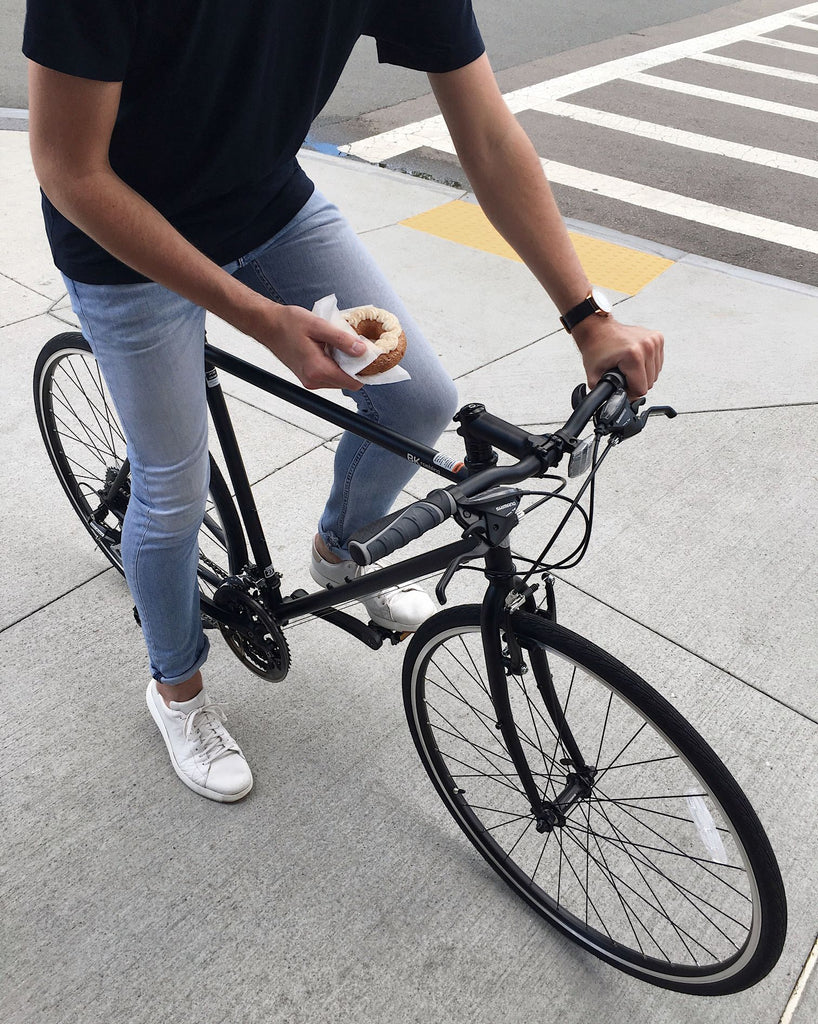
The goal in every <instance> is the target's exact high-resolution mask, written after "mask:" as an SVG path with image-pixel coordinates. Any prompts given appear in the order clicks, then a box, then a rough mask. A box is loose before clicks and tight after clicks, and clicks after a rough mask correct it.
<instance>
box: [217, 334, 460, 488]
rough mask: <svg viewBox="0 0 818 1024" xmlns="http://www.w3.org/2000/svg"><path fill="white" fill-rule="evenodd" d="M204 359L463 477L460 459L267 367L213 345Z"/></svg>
mask: <svg viewBox="0 0 818 1024" xmlns="http://www.w3.org/2000/svg"><path fill="white" fill-rule="evenodd" d="M205 360H206V364H207V365H208V367H211V366H213V367H217V368H218V369H220V370H224V371H225V372H227V373H229V374H231V375H232V376H234V377H238V378H239V379H240V380H243V381H246V382H247V383H248V384H252V385H253V387H257V388H259V389H260V390H262V391H266V392H267V394H270V395H274V396H275V397H276V398H281V399H283V400H284V401H285V402H289V403H290V405H296V406H298V407H299V408H300V409H304V410H306V411H307V412H309V413H312V414H313V415H314V416H317V417H318V418H319V419H322V420H325V421H326V422H327V423H332V424H334V425H335V426H336V427H341V429H342V430H348V431H350V433H353V434H357V435H358V437H363V438H364V439H365V440H367V441H372V442H373V444H376V445H378V446H379V447H381V448H385V449H386V450H387V451H390V452H394V453H395V454H396V455H400V456H401V457H402V458H404V459H408V460H409V462H412V463H413V464H414V465H416V466H420V467H421V468H422V469H427V470H429V472H431V473H435V474H437V475H438V476H443V477H446V478H447V479H448V480H453V481H457V480H464V479H465V478H466V476H468V471H467V470H466V468H465V466H464V465H463V463H462V462H460V461H458V460H457V459H452V458H450V457H449V456H448V455H444V454H443V453H442V452H439V451H437V449H435V448H430V447H429V446H428V445H425V444H421V443H420V442H419V441H414V440H412V438H409V437H406V436H405V435H403V434H401V433H399V432H398V431H397V430H392V429H391V428H390V427H386V426H383V425H382V424H380V423H371V422H370V421H369V420H367V419H365V418H364V417H363V416H360V415H358V414H357V413H354V412H351V411H350V410H349V409H345V408H344V406H342V405H338V404H337V403H335V402H330V401H329V400H328V399H326V398H323V397H322V396H321V395H315V394H313V393H312V392H311V391H307V390H306V388H303V387H301V386H300V385H298V384H292V383H291V382H290V381H287V380H284V379H283V378H281V377H277V376H276V375H275V374H274V373H270V371H269V370H263V369H262V368H261V367H260V366H255V365H254V364H253V363H249V362H247V361H246V360H245V359H240V358H239V357H238V356H234V355H232V354H231V353H230V352H225V351H224V350H223V349H219V348H215V347H214V346H213V345H211V344H209V343H206V344H205Z"/></svg>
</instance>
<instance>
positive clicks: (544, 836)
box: [403, 605, 786, 995]
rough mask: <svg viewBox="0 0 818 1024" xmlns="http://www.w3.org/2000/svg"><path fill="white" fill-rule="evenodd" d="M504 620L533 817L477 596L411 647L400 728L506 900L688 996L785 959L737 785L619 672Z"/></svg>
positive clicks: (589, 651) (764, 847)
mask: <svg viewBox="0 0 818 1024" xmlns="http://www.w3.org/2000/svg"><path fill="white" fill-rule="evenodd" d="M511 623H512V628H513V630H514V637H513V638H509V636H508V635H504V636H503V637H502V644H503V647H504V655H505V663H506V684H507V687H508V691H509V698H510V703H511V710H512V715H513V719H514V725H515V728H516V732H517V735H518V736H519V738H520V740H521V742H522V746H523V750H524V752H525V756H526V759H527V761H528V764H529V767H530V769H531V772H532V775H533V778H534V781H535V783H536V786H537V789H538V791H539V793H540V794H541V797H542V801H543V805H544V806H545V807H546V808H547V811H546V812H545V813H543V812H542V806H541V807H540V809H539V811H540V813H539V814H535V812H534V810H533V809H532V806H531V802H530V801H529V799H528V796H527V795H526V793H525V792H524V790H523V787H522V785H521V783H520V780H519V778H518V777H517V773H516V770H515V767H514V763H513V761H512V758H511V756H510V755H509V752H508V750H507V748H506V744H505V742H504V740H503V736H502V733H501V732H500V729H499V728H498V724H497V714H496V713H495V710H494V704H493V701H492V697H491V694H490V688H489V683H488V679H487V675H486V668H485V662H484V657H483V648H482V639H481V633H480V609H479V606H477V605H470V606H465V607H461V608H452V609H448V610H446V611H443V612H441V613H440V614H438V615H436V616H434V617H433V618H432V619H430V620H428V621H427V622H426V623H424V625H423V626H422V627H421V629H419V630H418V632H417V633H416V634H415V636H414V638H413V639H412V642H411V644H410V646H409V648H408V650H407V652H406V658H405V662H404V673H403V691H404V703H405V707H406V714H407V717H408V720H409V727H410V729H411V731H412V736H413V738H414V741H415V745H416V746H417V749H418V753H419V754H420V757H421V760H422V761H423V764H424V766H425V768H426V770H427V772H428V773H429V776H430V777H431V779H432V782H433V783H434V785H435V787H436V788H437V791H438V794H439V795H440V797H441V799H442V800H443V802H444V804H445V805H446V807H447V809H448V810H449V812H450V813H451V814H452V816H453V817H454V819H455V821H457V823H458V825H459V826H460V827H461V828H462V829H463V831H464V832H465V834H466V835H467V836H468V838H469V839H470V841H471V842H472V843H473V844H474V846H475V847H476V848H477V849H478V850H479V852H480V853H481V854H482V855H483V857H485V859H486V860H487V861H488V863H489V864H490V865H491V866H492V868H494V870H495V871H496V872H497V873H498V874H499V875H500V877H501V878H502V879H503V880H504V881H505V882H506V883H507V884H508V885H509V886H511V888H512V889H513V890H514V891H515V892H517V893H518V895H520V896H522V898H523V899H524V900H526V902H527V903H529V904H530V905H531V906H532V907H533V908H534V909H535V910H536V911H537V912H538V913H540V914H541V915H542V916H543V917H545V918H546V920H548V921H549V922H550V923H551V924H553V925H555V926H556V927H557V928H558V929H559V930H560V931H562V932H563V933H564V934H566V935H567V936H568V937H569V938H571V939H572V940H573V941H575V942H577V943H578V944H579V945H581V946H583V947H584V948H585V949H587V950H588V951H590V952H591V953H593V954H594V955H595V956H598V957H600V958H601V959H602V960H605V961H606V962H607V963H609V964H612V965H613V966H615V967H617V968H619V969H620V970H622V971H625V972H626V973H628V974H632V975H635V976H636V977H638V978H641V979H642V980H643V981H646V982H649V983H650V984H653V985H658V986H660V987H662V988H668V989H675V990H676V991H680V992H689V993H695V994H699V995H719V994H725V993H729V992H737V991H739V990H741V989H743V988H747V987H749V986H750V985H753V984H755V983H756V982H757V981H759V980H760V979H761V978H763V977H764V976H765V975H766V974H767V973H768V972H769V971H770V970H771V968H772V967H773V965H774V964H775V963H776V961H777V960H778V957H779V955H780V953H781V949H782V947H783V944H784V936H785V933H786V900H785V895H784V887H783V883H782V881H781V875H780V873H779V870H778V866H777V864H776V861H775V857H774V855H773V852H772V849H771V847H770V844H769V842H768V840H767V837H766V835H765V834H764V830H763V828H762V826H761V824H760V823H759V821H758V818H757V817H756V815H755V812H754V811H753V809H752V807H751V806H750V804H749V802H748V801H747V798H746V797H745V796H744V794H743V793H742V791H741V790H740V789H739V787H738V785H737V783H736V782H735V780H734V779H733V778H732V776H731V775H730V774H729V772H728V771H727V769H726V768H725V767H724V765H723V764H722V763H721V761H720V760H719V759H718V757H717V756H716V755H715V753H714V752H713V751H712V750H711V749H710V747H709V746H708V745H707V744H706V743H705V742H704V740H703V739H702V738H701V737H700V736H699V735H698V733H696V731H695V730H694V729H693V728H692V727H691V726H690V725H689V724H688V723H687V722H686V721H685V719H683V718H682V717H681V715H680V714H679V713H678V712H677V711H676V710H675V709H674V708H673V707H672V706H671V705H670V704H668V702H667V701H666V700H665V699H664V698H663V697H661V696H660V695H659V694H658V693H657V692H656V691H655V690H653V689H652V688H651V687H650V686H648V685H647V683H645V682H644V680H642V679H640V678H639V677H638V676H637V675H635V673H633V672H631V671H630V669H628V668H626V666H625V665H623V664H621V663H620V662H618V661H616V660H615V659H614V658H612V657H611V656H610V655H608V654H607V653H606V652H604V651H602V650H601V649H600V648H598V647H596V646H594V645H593V644H591V643H589V642H588V641H587V640H584V639H583V638H582V637H579V636H577V635H576V634H574V633H571V632H570V631H569V630H566V629H564V628H563V627H561V626H558V625H556V624H555V623H552V622H550V621H548V620H546V619H544V618H542V617H540V616H537V615H529V614H526V613H523V612H516V613H514V615H513V616H512V618H511ZM510 639H512V643H511V644H510V645H509V640H510ZM521 655H522V656H521ZM547 706H550V707H551V713H549V711H548V710H547ZM557 706H558V707H559V708H560V709H561V710H560V711H556V707H557ZM560 719H562V722H560V721H559V720H560ZM566 726H567V729H568V730H570V734H571V738H572V739H573V741H575V743H572V742H570V739H569V737H568V736H567V733H566ZM566 744H567V745H566ZM569 748H570V749H572V750H573V751H574V754H573V756H572V755H571V754H570V753H569ZM577 751H579V752H580V753H581V755H582V762H583V763H582V764H577V763H576V761H577ZM580 776H582V777H583V783H582V784H578V782H577V780H578V778H579V777H580Z"/></svg>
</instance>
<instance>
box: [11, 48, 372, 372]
mask: <svg viewBox="0 0 818 1024" xmlns="http://www.w3.org/2000/svg"><path fill="white" fill-rule="evenodd" d="M120 93H121V83H119V82H97V81H91V80H90V79H85V78H75V77H74V76H72V75H64V74H61V73H60V72H58V71H51V70H50V69H48V68H44V67H42V66H40V65H39V64H35V63H33V62H29V107H30V110H29V124H30V144H31V154H32V158H33V161H34V169H35V172H36V174H37V177H38V179H39V181H40V185H41V186H42V189H43V191H44V192H45V194H46V195H47V196H48V198H49V199H50V200H51V202H52V203H53V204H54V206H55V207H56V208H57V209H58V210H59V211H60V213H62V214H63V216H65V217H67V218H68V220H70V221H71V223H72V224H75V225H76V226H77V227H78V228H80V229H81V230H82V231H84V232H85V234H87V235H88V236H89V237H90V238H93V239H94V241H96V242H97V243H98V244H99V245H101V246H102V247H103V249H106V250H107V251H108V252H110V253H111V254H112V255H113V256H115V257H116V258H117V259H118V260H120V261H121V262H122V263H125V264H127V265H128V266H129V267H132V268H133V269H134V270H136V271H137V272H138V273H140V274H143V275H144V276H145V277H147V278H149V279H150V280H152V281H156V282H157V283H158V284H161V285H163V286H164V287H166V288H169V289H170V290H171V291H174V292H177V293H178V294H179V295H182V296H184V297H185V298H186V299H189V300H190V301H191V302H193V303H195V304H196V305H197V306H202V307H204V308H205V309H208V310H210V311H211V312H213V313H215V314H216V315H217V316H219V317H221V318H222V319H223V320H226V321H227V322H228V323H230V324H232V325H233V326H234V327H237V328H238V329H239V330H240V331H242V332H244V333H245V334H249V335H250V336H251V337H253V338H255V339H256V340H257V341H259V342H261V344H262V345H265V346H266V347H267V348H269V349H270V350H271V351H272V352H274V353H275V355H276V356H278V358H279V359H280V360H281V361H282V362H283V363H285V364H286V365H287V366H289V367H290V369H291V370H292V371H293V372H294V373H295V374H296V376H297V377H298V378H299V380H300V381H301V383H302V384H304V385H305V387H308V388H319V387H336V388H341V387H343V388H351V389H353V390H355V389H357V388H358V387H360V384H358V382H357V381H355V380H353V379H352V378H351V377H349V376H347V374H345V373H344V372H343V371H342V370H341V369H340V368H339V367H338V366H337V365H336V363H335V362H334V361H333V360H332V359H330V358H329V357H328V356H327V355H326V353H325V352H324V345H325V344H328V345H331V346H333V347H335V348H340V349H343V350H344V351H347V352H353V351H354V349H355V347H356V346H358V345H359V343H358V342H357V341H356V340H355V339H354V338H353V337H352V336H351V335H349V334H347V333H346V332H344V331H339V330H338V329H337V328H335V327H332V326H330V325H329V324H328V323H326V322H325V321H324V320H321V319H320V318H319V317H316V316H313V315H312V313H309V312H308V311H307V310H304V309H300V308H299V307H297V306H280V305H277V304H276V303H274V302H271V301H270V300H269V299H266V298H264V297H263V296H261V295H258V294H257V293H256V292H254V291H253V290H252V289H251V288H248V287H247V286H246V285H244V284H242V283H241V282H240V281H237V280H235V278H233V277H231V276H230V275H229V274H227V273H225V271H223V270H222V269H221V268H220V267H218V266H217V265H216V264H215V263H213V262H212V261H211V260H209V259H208V258H207V257H206V256H204V255H203V254H202V253H201V252H199V251H198V250H197V249H196V248H195V247H194V246H192V245H191V244H190V243H189V242H187V241H186V240H185V239H184V238H183V237H182V235H180V234H179V232H178V231H176V230H175V228H173V227H172V225H171V224H170V223H169V222H168V221H167V220H165V218H164V217H163V216H162V215H161V214H160V213H159V212H158V211H157V210H156V209H155V208H154V207H153V206H151V205H150V203H148V202H146V200H145V199H143V198H142V197H141V196H140V195H139V194H138V193H136V192H134V190H133V189H131V188H130V187H129V186H128V185H126V184H125V182H124V181H123V180H122V179H121V178H120V177H119V176H118V175H117V174H115V173H114V171H113V169H112V168H111V165H110V163H109V161H108V149H109V145H110V141H111V133H112V131H113V127H114V122H115V120H116V115H117V111H118V109H119V99H120Z"/></svg>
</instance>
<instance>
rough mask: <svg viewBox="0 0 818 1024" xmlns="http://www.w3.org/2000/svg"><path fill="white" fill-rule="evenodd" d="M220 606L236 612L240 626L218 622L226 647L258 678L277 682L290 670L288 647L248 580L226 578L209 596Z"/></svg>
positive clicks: (278, 627)
mask: <svg viewBox="0 0 818 1024" xmlns="http://www.w3.org/2000/svg"><path fill="white" fill-rule="evenodd" d="M213 601H214V603H215V604H216V605H218V606H219V607H220V608H225V609H226V610H227V611H229V612H232V613H233V614H234V615H238V616H240V618H241V620H242V621H241V625H240V626H225V625H223V624H222V623H219V629H220V631H221V634H222V636H223V637H224V639H225V640H226V641H227V646H228V647H229V648H230V650H231V651H232V652H233V653H234V654H235V655H236V657H237V658H238V659H239V661H240V662H242V664H243V665H246V666H247V668H249V669H250V671H251V672H255V674H256V675H257V676H261V677H262V679H269V680H270V681H271V682H278V681H279V680H280V679H283V678H284V677H285V676H286V675H287V672H288V671H289V669H290V648H289V646H288V644H287V640H286V639H285V637H284V633H283V632H282V630H281V627H280V626H279V625H278V623H277V622H276V621H275V619H273V617H272V616H271V615H270V613H269V612H268V611H267V609H266V608H265V607H264V605H263V604H262V602H261V599H260V594H259V591H258V588H257V587H256V586H255V585H254V584H253V583H252V582H251V581H250V580H246V581H245V580H242V579H236V578H235V577H233V578H231V579H228V580H226V581H225V582H224V583H222V585H221V586H220V587H219V588H218V590H217V591H216V593H215V594H214V595H213Z"/></svg>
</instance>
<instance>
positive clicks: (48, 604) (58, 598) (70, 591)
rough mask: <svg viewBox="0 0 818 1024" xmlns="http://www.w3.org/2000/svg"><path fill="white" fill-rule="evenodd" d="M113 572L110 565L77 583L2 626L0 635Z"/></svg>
mask: <svg viewBox="0 0 818 1024" xmlns="http://www.w3.org/2000/svg"><path fill="white" fill-rule="evenodd" d="M113 571H114V567H113V566H112V565H108V566H106V567H105V568H104V569H100V571H99V572H98V573H95V574H94V575H93V576H89V577H88V579H87V580H83V581H82V583H77V585H76V586H74V587H69V589H68V590H65V591H63V593H62V594H57V596H56V597H52V598H51V600H50V601H45V602H44V603H43V604H41V605H39V606H38V607H37V608H32V609H31V611H30V612H26V614H25V615H21V616H20V618H19V619H15V620H14V622H8V623H6V625H5V626H0V635H2V634H3V633H5V632H6V630H8V629H11V628H12V627H13V626H19V625H20V623H21V622H25V621H26V619H31V618H33V617H34V616H35V615H38V614H39V613H40V612H42V611H45V609H46V608H50V607H51V605H52V604H56V603H57V602H58V601H62V599H63V598H64V597H68V596H69V595H70V594H74V593H76V591H78V590H82V588H83V587H86V586H87V585H88V584H89V583H93V582H94V580H98V579H99V578H100V576H104V575H105V573H107V572H113Z"/></svg>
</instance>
